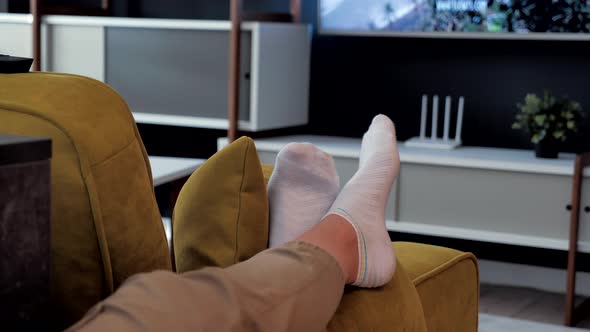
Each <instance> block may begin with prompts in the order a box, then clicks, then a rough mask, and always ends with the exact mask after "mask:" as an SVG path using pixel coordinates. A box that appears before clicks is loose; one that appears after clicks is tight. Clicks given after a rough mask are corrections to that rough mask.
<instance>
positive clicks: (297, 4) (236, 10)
mask: <svg viewBox="0 0 590 332" xmlns="http://www.w3.org/2000/svg"><path fill="white" fill-rule="evenodd" d="M230 16H231V27H232V28H231V34H230V48H229V50H230V60H229V87H228V110H227V118H228V120H229V126H228V129H227V138H228V141H229V142H233V141H235V140H236V139H237V138H238V137H239V136H238V135H239V133H238V114H239V105H240V103H239V98H240V57H241V54H240V45H241V40H240V36H241V34H242V30H241V26H242V22H243V21H244V20H256V21H271V22H293V23H297V22H300V21H301V0H291V3H290V13H288V14H285V13H244V11H243V0H231V4H230Z"/></svg>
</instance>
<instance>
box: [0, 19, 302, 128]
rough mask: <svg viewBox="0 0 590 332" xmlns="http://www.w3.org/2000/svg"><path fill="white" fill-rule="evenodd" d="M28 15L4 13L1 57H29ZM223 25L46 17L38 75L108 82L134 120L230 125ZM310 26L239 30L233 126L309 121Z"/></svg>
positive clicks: (226, 40) (256, 26)
mask: <svg viewBox="0 0 590 332" xmlns="http://www.w3.org/2000/svg"><path fill="white" fill-rule="evenodd" d="M31 22H32V16H31V15H28V14H3V13H0V54H10V55H14V56H24V57H30V56H31V53H32V52H31V49H32V41H31V40H32V35H31ZM230 28H231V24H230V22H229V21H211V20H176V19H146V18H122V17H86V16H59V15H47V16H44V17H43V21H42V42H41V44H42V59H43V61H42V63H41V65H42V70H44V71H53V72H64V73H72V74H79V75H84V76H89V77H92V78H95V79H97V80H100V81H103V82H106V83H108V84H109V85H111V86H113V87H114V88H115V89H116V90H117V91H118V92H119V93H120V94H121V95H122V96H123V97H124V98H125V100H126V101H127V102H128V103H129V105H130V106H131V109H132V111H133V114H134V116H135V119H136V121H137V122H139V123H150V124H162V125H174V126H189V127H198V128H212V129H227V127H228V121H227V109H228V107H227V93H228V66H229V34H230ZM310 40H311V38H310V29H309V26H308V25H305V24H294V23H262V22H245V23H243V24H242V49H241V52H242V57H241V59H242V63H241V75H240V77H241V78H240V114H239V127H240V129H241V130H245V131H260V130H269V129H277V128H284V127H293V126H299V125H304V124H306V123H307V120H308V111H307V109H308V95H309V61H310Z"/></svg>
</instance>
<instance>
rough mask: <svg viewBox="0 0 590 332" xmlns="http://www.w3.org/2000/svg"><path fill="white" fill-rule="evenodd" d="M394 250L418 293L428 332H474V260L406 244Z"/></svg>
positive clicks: (476, 290)
mask: <svg viewBox="0 0 590 332" xmlns="http://www.w3.org/2000/svg"><path fill="white" fill-rule="evenodd" d="M394 248H395V252H396V255H397V258H398V260H399V262H400V264H401V265H403V266H404V267H405V269H406V271H407V272H408V276H409V277H410V278H411V280H412V281H413V282H414V285H415V286H416V289H417V290H418V294H419V296H420V299H421V302H422V308H423V310H424V317H425V318H426V323H427V325H428V330H429V331H457V332H463V331H465V332H475V331H477V327H478V309H479V308H478V304H479V269H478V266H477V260H476V258H475V256H473V254H471V253H464V252H460V251H457V250H453V249H449V248H443V247H437V246H431V245H425V244H418V243H408V242H395V243H394Z"/></svg>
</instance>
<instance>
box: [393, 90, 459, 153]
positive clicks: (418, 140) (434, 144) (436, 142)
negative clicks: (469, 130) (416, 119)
mask: <svg viewBox="0 0 590 332" xmlns="http://www.w3.org/2000/svg"><path fill="white" fill-rule="evenodd" d="M464 106H465V98H463V97H460V98H459V106H458V110H457V125H456V126H455V137H454V138H453V139H451V138H449V125H450V122H451V96H447V97H446V98H445V118H444V132H443V137H442V138H440V137H438V133H437V130H438V96H436V95H435V96H433V97H432V124H431V127H432V129H431V133H430V137H426V118H427V113H428V96H427V95H423V96H422V113H421V116H420V136H419V137H413V138H411V139H409V140H407V141H406V142H405V145H406V146H408V147H418V148H432V149H444V150H452V149H455V148H457V147H459V146H461V127H462V125H463V107H464Z"/></svg>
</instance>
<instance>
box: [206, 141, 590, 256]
mask: <svg viewBox="0 0 590 332" xmlns="http://www.w3.org/2000/svg"><path fill="white" fill-rule="evenodd" d="M226 142H227V140H226V139H224V138H220V139H219V140H218V147H219V148H221V147H222V146H224V145H225V144H226ZM255 142H256V148H257V150H258V154H259V156H260V159H261V161H262V162H264V163H271V164H272V163H274V159H275V157H276V154H277V152H278V151H279V150H280V149H281V148H282V147H283V146H285V145H286V144H287V143H289V142H309V143H313V144H316V145H317V146H319V147H320V148H321V149H323V150H325V151H326V152H328V153H330V154H331V155H332V156H333V157H334V160H335V162H336V167H337V169H338V173H339V175H340V180H341V183H342V184H344V183H346V181H348V179H349V178H350V177H351V176H352V175H353V174H354V172H355V171H356V169H357V168H358V156H359V151H360V145H361V140H360V139H356V138H341V137H327V136H285V137H275V138H265V139H257V140H255ZM398 146H399V151H400V158H401V171H400V176H399V179H398V181H397V182H396V185H395V188H394V189H393V190H392V193H391V195H390V198H389V204H388V208H387V214H386V218H387V228H388V229H389V230H390V231H397V232H403V233H412V234H421V235H431V236H441V237H448V238H458V239H467V240H475V241H482V242H492V243H502V244H511V245H519V246H528V247H536V248H546V249H557V250H565V251H567V250H568V234H569V233H568V232H569V221H570V213H569V211H567V209H566V206H567V205H568V204H569V201H570V197H571V186H572V174H573V160H574V156H573V155H571V154H561V155H560V159H556V160H550V159H538V158H535V156H534V153H533V151H526V150H509V149H497V148H478V147H462V148H458V149H456V150H452V151H445V150H434V149H424V148H409V147H407V146H404V145H403V144H401V143H400V144H398ZM588 181H590V169H586V170H585V172H584V183H585V185H584V186H583V188H584V189H583V192H582V203H581V206H582V211H581V213H580V232H579V239H580V240H579V249H578V250H579V251H580V252H585V253H590V213H588V212H585V211H584V207H586V206H588V205H590V183H588Z"/></svg>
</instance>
